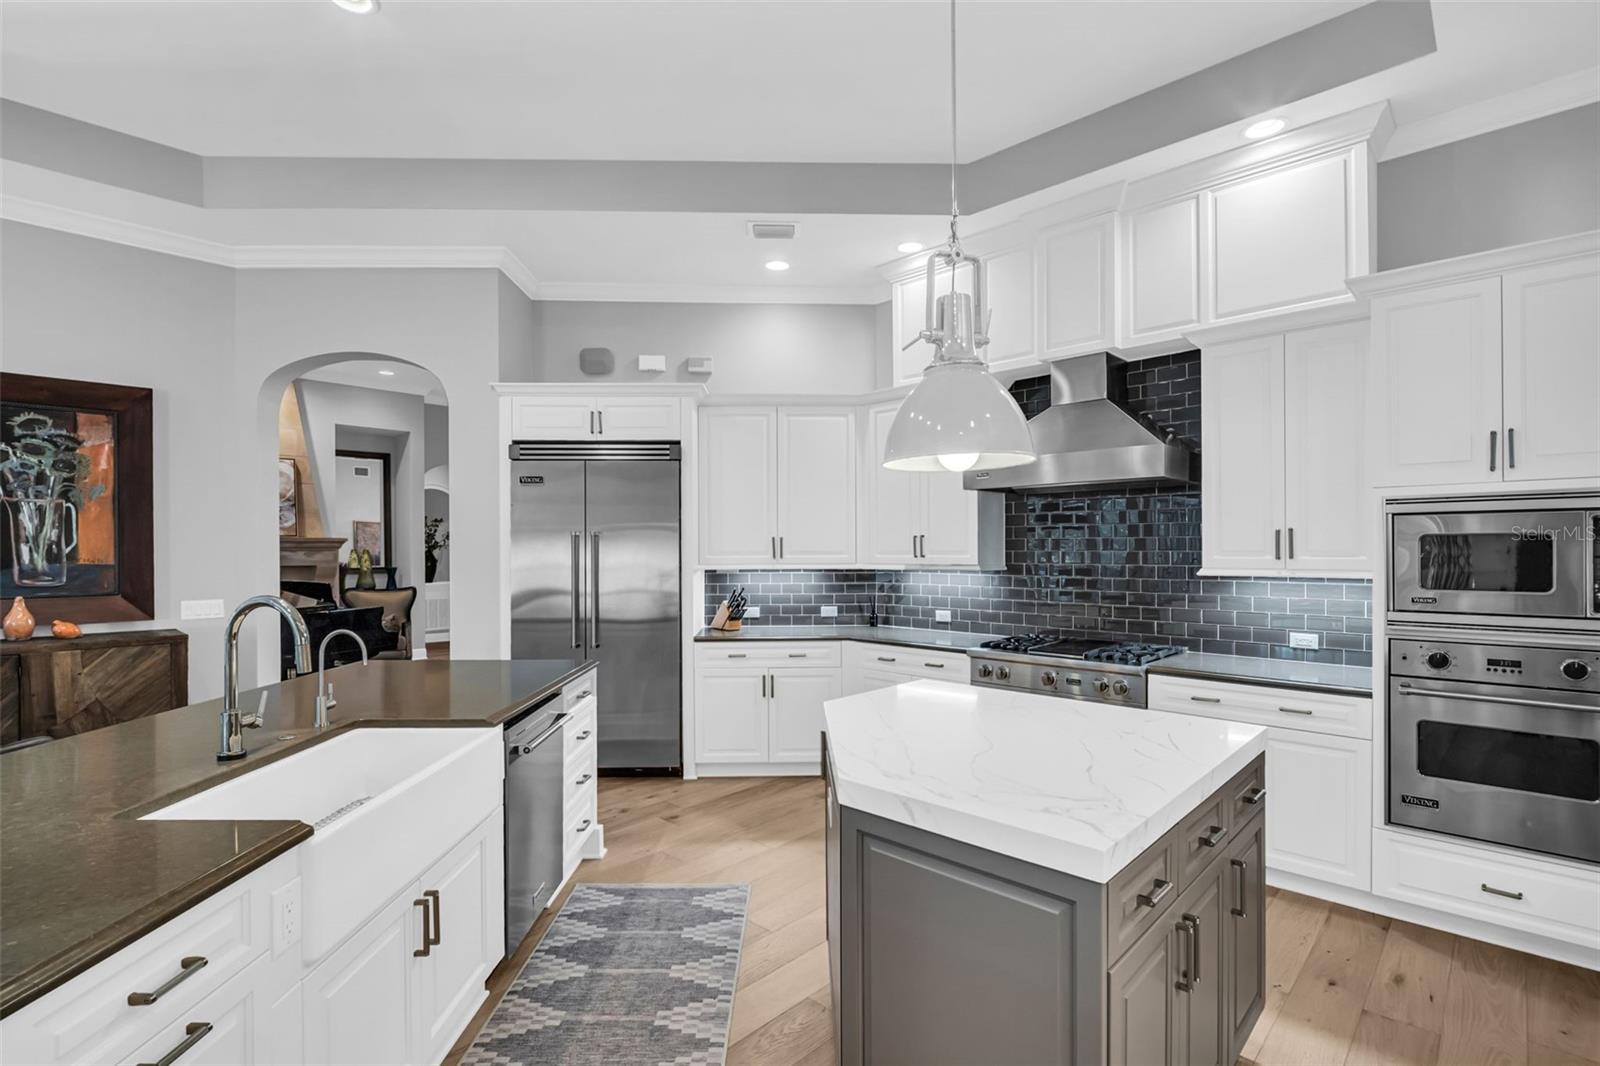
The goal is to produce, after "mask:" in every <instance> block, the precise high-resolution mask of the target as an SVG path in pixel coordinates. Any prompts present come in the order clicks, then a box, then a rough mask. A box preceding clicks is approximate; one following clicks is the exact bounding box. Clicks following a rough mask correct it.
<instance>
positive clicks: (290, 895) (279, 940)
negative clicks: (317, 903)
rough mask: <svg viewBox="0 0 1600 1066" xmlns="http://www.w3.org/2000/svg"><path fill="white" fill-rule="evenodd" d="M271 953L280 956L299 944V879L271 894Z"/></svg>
mask: <svg viewBox="0 0 1600 1066" xmlns="http://www.w3.org/2000/svg"><path fill="white" fill-rule="evenodd" d="M272 918H273V921H272V953H273V954H274V955H280V954H282V953H283V952H284V951H285V950H287V949H288V948H291V947H293V946H294V945H296V944H298V943H299V942H300V879H299V878H298V877H297V878H295V879H294V880H293V881H290V882H289V883H288V884H286V885H284V886H283V887H282V888H280V889H278V890H277V891H276V892H274V893H273V894H272Z"/></svg>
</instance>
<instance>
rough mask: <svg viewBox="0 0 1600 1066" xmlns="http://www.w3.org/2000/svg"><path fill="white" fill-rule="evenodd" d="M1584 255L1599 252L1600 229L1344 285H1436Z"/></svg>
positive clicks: (1363, 290)
mask: <svg viewBox="0 0 1600 1066" xmlns="http://www.w3.org/2000/svg"><path fill="white" fill-rule="evenodd" d="M1585 255H1600V230H1589V231H1588V232H1587V233H1574V234H1572V235H1571V236H1568V237H1552V238H1551V239H1549V240H1545V241H1531V242H1529V243H1528V244H1514V245H1512V246H1511V247H1509V248H1495V249H1493V250H1491V251H1487V252H1474V253H1473V254H1472V255H1460V256H1456V257H1455V258H1454V259H1440V260H1436V261H1435V262H1431V263H1418V264H1417V265H1416V266H1408V267H1400V268H1398V269H1396V270H1385V271H1382V272H1381V273H1377V274H1368V275H1366V276H1365V277H1359V278H1347V279H1345V286H1346V287H1347V288H1348V289H1349V290H1350V291H1351V292H1353V293H1355V294H1356V295H1358V296H1372V295H1375V294H1377V293H1383V292H1395V291H1398V290H1400V289H1415V288H1421V287H1424V286H1429V285H1438V284H1440V283H1442V282H1447V281H1465V280H1468V279H1470V278H1481V277H1487V276H1489V275H1491V274H1502V273H1504V272H1505V271H1507V270H1515V269H1517V268H1519V267H1525V266H1536V265H1538V264H1540V263H1553V262H1556V261H1558V260H1561V259H1575V258H1577V257H1579V256H1585Z"/></svg>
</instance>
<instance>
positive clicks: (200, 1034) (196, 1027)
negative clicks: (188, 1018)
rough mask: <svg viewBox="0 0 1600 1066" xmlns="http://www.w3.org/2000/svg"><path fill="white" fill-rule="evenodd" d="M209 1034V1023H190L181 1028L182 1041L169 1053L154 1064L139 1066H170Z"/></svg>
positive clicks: (148, 1063) (143, 1063) (140, 1065)
mask: <svg viewBox="0 0 1600 1066" xmlns="http://www.w3.org/2000/svg"><path fill="white" fill-rule="evenodd" d="M209 1032H211V1023H210V1022H190V1023H189V1024H188V1025H186V1026H184V1027H183V1039H182V1040H180V1041H178V1043H177V1044H176V1045H175V1046H174V1047H173V1049H172V1050H171V1051H169V1052H167V1053H166V1054H165V1055H163V1056H161V1057H160V1058H159V1059H157V1060H156V1061H155V1062H142V1063H140V1064H139V1066H172V1064H173V1063H174V1062H177V1061H178V1060H179V1059H181V1058H183V1056H184V1055H185V1054H186V1053H187V1052H188V1051H189V1049H190V1048H192V1047H194V1046H195V1045H196V1044H198V1043H200V1041H202V1040H204V1039H205V1038H206V1034H207V1033H209Z"/></svg>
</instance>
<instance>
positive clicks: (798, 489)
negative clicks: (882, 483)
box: [778, 407, 856, 566]
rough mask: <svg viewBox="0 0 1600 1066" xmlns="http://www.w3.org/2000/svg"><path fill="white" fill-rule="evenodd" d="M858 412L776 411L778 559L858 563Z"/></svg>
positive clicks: (822, 409) (821, 409)
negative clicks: (856, 429)
mask: <svg viewBox="0 0 1600 1066" xmlns="http://www.w3.org/2000/svg"><path fill="white" fill-rule="evenodd" d="M855 426H856V413H855V411H854V409H852V408H848V407H781V408H779V409H778V561H779V562H780V563H793V564H803V565H806V566H850V565H853V564H854V563H855V561H856V436H855Z"/></svg>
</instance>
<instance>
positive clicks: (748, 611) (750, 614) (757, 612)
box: [744, 604, 761, 618]
mask: <svg viewBox="0 0 1600 1066" xmlns="http://www.w3.org/2000/svg"><path fill="white" fill-rule="evenodd" d="M744 616H745V617H746V618H760V617H761V608H759V607H757V606H756V605H755V604H751V605H750V606H749V607H746V608H745V609H744Z"/></svg>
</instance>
